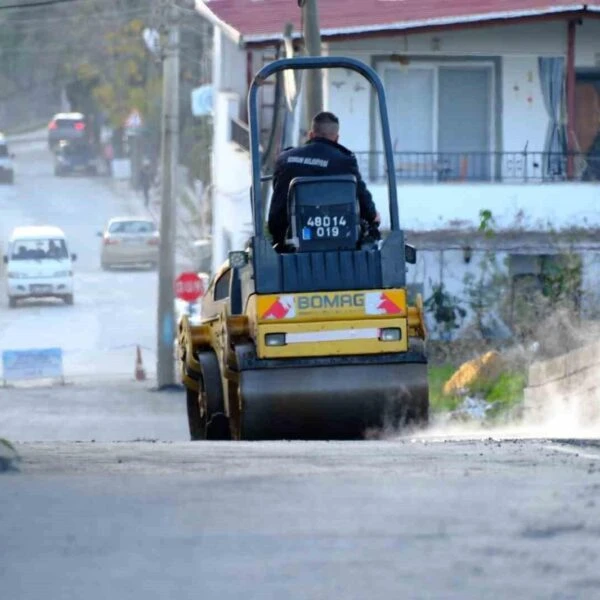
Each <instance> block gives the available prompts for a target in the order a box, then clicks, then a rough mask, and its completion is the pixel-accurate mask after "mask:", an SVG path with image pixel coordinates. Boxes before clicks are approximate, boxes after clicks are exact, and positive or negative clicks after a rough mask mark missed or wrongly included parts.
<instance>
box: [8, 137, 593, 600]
mask: <svg viewBox="0 0 600 600" xmlns="http://www.w3.org/2000/svg"><path fill="white" fill-rule="evenodd" d="M31 148H33V149H31ZM31 148H30V150H29V153H26V152H21V151H19V158H18V170H17V184H16V186H15V188H14V190H10V189H8V190H7V189H1V190H0V211H1V212H0V214H1V215H2V219H0V235H1V236H2V237H4V236H5V234H6V231H7V230H9V229H10V228H11V227H12V226H14V225H16V224H21V223H27V222H30V223H31V222H36V221H39V220H41V219H44V220H48V221H52V222H54V223H56V224H58V225H60V226H61V227H63V228H64V229H65V230H66V231H67V233H68V235H69V236H70V237H71V239H72V240H73V251H76V252H77V253H78V254H79V256H80V261H79V263H78V264H77V278H78V279H77V297H76V304H75V306H74V307H63V306H60V305H57V306H53V305H52V304H41V303H36V304H34V305H31V306H27V307H23V308H19V309H18V310H16V311H10V312H9V311H8V309H7V308H6V306H5V305H2V306H0V344H1V346H2V348H7V347H23V346H22V345H23V344H32V343H33V342H40V343H41V342H44V343H46V342H47V343H52V345H56V342H57V340H58V341H59V342H60V344H61V345H63V347H64V348H66V349H67V350H68V352H67V356H68V357H69V361H70V362H68V363H67V364H68V365H69V368H70V369H72V370H73V372H75V371H77V369H79V371H77V372H79V373H81V374H82V376H83V375H86V374H87V375H86V377H88V376H89V366H88V365H89V363H87V362H86V359H85V357H90V356H93V357H94V358H95V360H96V361H97V362H96V363H93V364H95V365H97V368H98V370H100V371H101V372H102V373H104V377H105V379H104V381H102V382H100V381H96V382H95V383H87V384H86V383H83V382H84V381H85V378H86V377H82V379H81V380H78V381H75V383H74V384H71V385H66V386H54V387H41V388H18V387H17V388H0V437H6V438H8V439H10V440H12V441H13V442H14V443H15V446H16V450H17V452H18V453H19V455H20V457H21V461H20V462H19V463H18V465H17V466H18V470H16V471H13V472H4V473H0V595H1V596H2V598H14V599H15V600H39V599H40V598H47V599H48V600H81V599H83V598H85V599H86V600H106V599H107V598H110V599H119V600H121V599H123V600H138V599H139V600H154V599H156V600H159V599H160V600H163V599H166V598H169V599H181V600H187V599H190V600H191V599H194V600H196V599H210V600H212V599H215V600H217V599H219V600H220V599H224V600H229V599H231V600H234V599H238V598H240V599H247V598H248V599H269V600H270V599H280V598H282V599H283V598H285V599H292V600H295V599H298V600H312V599H314V600H329V599H338V598H339V599H343V600H355V599H356V600H363V599H365V600H370V599H374V598H375V599H380V598H381V599H388V598H394V599H396V598H402V599H404V598H407V599H457V600H459V599H460V600H464V599H473V600H481V599H488V598H490V599H504V598H506V599H520V598H523V599H538V598H539V599H544V600H546V599H557V600H558V599H560V600H562V599H577V600H579V599H584V600H587V599H594V598H600V443H598V442H597V441H594V440H587V441H586V440H576V439H565V438H561V439H551V437H549V436H550V435H555V433H554V432H553V433H552V434H550V433H547V434H546V435H544V429H543V428H542V429H538V430H537V431H536V432H535V439H527V436H528V435H533V434H531V433H529V432H527V431H524V430H521V429H519V428H514V429H513V430H512V431H510V432H506V431H505V432H502V431H481V430H479V431H477V433H476V434H475V433H473V432H471V433H465V432H462V433H461V432H460V431H456V430H455V431H452V433H450V431H449V430H448V429H447V428H444V427H441V428H440V427H438V428H436V429H433V428H432V429H430V430H428V431H421V432H412V433H404V434H402V435H399V434H392V435H390V436H388V437H387V438H386V439H383V440H376V441H375V440H372V441H364V442H351V443H338V442H335V443H328V442H322V443H313V442H311V443H303V442H294V443H290V442H269V443H190V442H188V441H187V431H186V418H185V404H184V398H183V393H181V392H179V393H177V392H156V391H153V390H152V389H151V387H152V381H151V380H150V381H146V382H118V381H116V379H118V378H117V377H114V376H115V375H116V374H119V373H121V372H122V373H123V374H130V373H131V368H132V359H131V362H130V361H126V360H124V359H123V357H119V355H117V354H116V350H114V347H116V346H120V345H124V346H125V345H127V344H135V343H141V344H144V345H146V344H147V345H153V343H154V320H153V316H152V315H153V314H154V309H155V306H154V297H155V286H156V275H155V274H154V273H149V272H139V273H126V274H118V273H117V274H114V273H108V274H105V273H102V272H101V271H100V269H99V260H98V247H97V240H96V238H95V237H94V234H95V232H96V230H97V229H98V228H99V227H101V225H102V224H103V222H104V220H105V219H106V218H108V217H109V216H111V215H112V214H115V213H119V214H120V213H122V212H123V211H124V210H135V206H132V207H128V206H124V205H123V200H122V199H119V198H118V197H116V196H114V195H113V194H111V192H110V190H108V188H107V187H106V186H105V184H103V183H102V182H100V181H93V180H88V179H83V178H81V179H69V180H55V179H54V178H53V176H52V172H51V163H50V162H49V159H48V156H47V154H46V152H45V149H44V148H43V147H42V148H38V149H35V146H32V147H31ZM77 357H80V358H79V359H78V358H77ZM81 357H84V358H81ZM120 363H124V364H120ZM86 369H88V370H87V371H86ZM119 369H120V370H119ZM559 420H560V419H559ZM570 435H574V434H573V433H572V432H571V433H570ZM517 438H523V439H517Z"/></svg>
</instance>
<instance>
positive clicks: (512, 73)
mask: <svg viewBox="0 0 600 600" xmlns="http://www.w3.org/2000/svg"><path fill="white" fill-rule="evenodd" d="M566 36H567V26H566V23H563V22H543V23H542V22H540V23H538V24H522V25H511V26H496V27H487V28H479V29H472V30H463V31H460V30H457V31H448V32H437V33H427V34H419V35H410V36H404V35H398V36H395V37H393V38H379V39H371V40H352V41H346V42H332V43H329V44H325V45H324V53H329V54H334V55H345V56H353V57H356V58H358V59H360V60H362V61H364V62H366V63H367V64H370V63H371V61H372V57H373V56H381V57H384V56H386V55H387V56H389V55H390V54H392V53H398V54H400V53H401V54H412V55H420V56H428V57H435V56H445V57H448V56H465V55H470V56H481V57H490V56H500V57H501V69H502V79H501V81H502V90H501V97H502V111H503V117H502V130H501V132H500V135H501V138H502V147H503V148H504V150H505V151H515V152H518V151H521V150H523V148H524V147H525V144H528V150H529V152H535V151H538V152H539V151H541V150H543V146H544V140H545V136H546V127H547V124H548V117H547V115H546V111H545V108H544V106H543V99H542V96H541V90H540V87H539V77H538V68H537V58H538V57H539V56H562V55H564V54H565V53H566ZM435 48H437V50H435ZM214 49H215V50H214V51H215V60H214V65H215V66H214V72H213V83H214V86H215V91H216V100H215V141H214V144H215V146H214V148H215V149H214V161H213V182H214V185H215V202H214V204H215V205H214V209H213V213H214V223H213V227H214V230H213V235H214V260H213V263H214V266H215V267H216V266H217V265H219V264H220V263H221V262H222V261H223V260H224V259H225V258H226V256H227V251H228V250H229V249H230V248H229V245H231V246H232V248H236V247H240V246H241V245H242V244H243V243H244V242H245V240H246V238H247V236H248V235H249V231H248V224H249V222H250V205H249V199H248V189H249V187H250V165H249V160H248V157H247V155H246V154H245V153H240V152H237V151H236V150H235V149H234V147H233V145H232V144H231V143H229V141H228V140H229V119H230V117H231V116H235V117H238V116H239V115H240V114H243V113H244V107H242V106H241V103H245V102H246V93H247V78H246V68H247V63H246V60H247V59H246V52H245V51H244V50H241V49H240V48H238V47H237V46H236V45H235V44H234V43H233V42H231V40H229V38H227V37H226V36H225V35H224V34H222V33H221V32H220V30H219V29H218V28H215V45H214ZM269 52H270V51H269ZM262 54H263V52H262V51H261V52H256V53H255V55H254V60H253V64H252V67H253V70H254V72H256V71H257V70H258V69H259V68H260V66H262V59H261V55H262ZM599 56H600V22H599V21H591V20H589V21H586V22H585V23H584V25H583V26H580V27H578V28H577V45H576V66H577V67H579V68H582V67H593V66H595V65H596V63H597V62H598V57H599ZM325 82H326V83H325V88H326V89H325V103H326V107H327V108H328V109H330V110H333V111H334V112H336V113H337V114H338V115H339V116H340V118H341V123H342V129H341V142H342V143H343V144H345V145H347V146H348V147H349V148H351V149H353V150H355V151H368V150H370V147H369V142H370V135H369V128H370V97H371V95H370V89H369V88H370V86H369V85H368V83H367V82H366V81H365V80H363V78H362V77H361V76H360V75H358V74H356V73H354V72H349V71H346V70H336V71H325ZM266 91H267V93H271V94H272V88H271V89H268V90H266ZM219 92H230V94H223V95H222V94H219ZM388 100H389V101H393V98H388ZM530 166H531V165H530ZM369 188H370V189H371V192H372V194H373V197H374V200H375V202H376V204H377V206H378V209H379V211H380V213H381V214H382V218H383V225H384V227H385V226H389V211H388V206H387V188H386V186H385V185H375V184H371V185H370V186H369ZM398 197H399V207H400V218H401V225H402V226H403V227H404V228H406V229H416V230H431V229H440V228H446V227H448V226H449V225H450V224H453V225H456V224H464V225H477V224H478V223H479V211H480V210H481V209H484V208H485V209H489V210H491V211H492V212H493V214H494V216H495V218H496V222H497V225H498V226H499V227H510V226H514V225H515V222H519V223H520V224H521V225H523V226H525V227H527V228H530V229H536V228H537V229H539V228H547V227H548V226H552V227H555V228H560V227H564V226H568V225H583V226H591V225H600V193H599V192H598V186H595V185H594V184H584V183H573V184H571V183H562V184H561V183H552V184H546V185H539V184H515V185H511V184H465V183H460V184H457V185H452V184H443V185H431V184H429V185H427V184H403V185H399V186H398Z"/></svg>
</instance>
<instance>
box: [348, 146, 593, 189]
mask: <svg viewBox="0 0 600 600" xmlns="http://www.w3.org/2000/svg"><path fill="white" fill-rule="evenodd" d="M355 155H356V158H357V160H358V165H359V168H360V170H361V173H362V175H363V177H365V178H367V179H368V180H369V181H371V182H375V183H378V182H381V183H384V182H385V181H386V172H387V167H386V164H385V158H384V155H383V152H355ZM570 157H571V159H572V167H573V168H572V177H569V176H568V174H569V168H568V166H569V158H570ZM394 167H395V169H396V179H397V180H398V182H400V183H402V182H414V183H427V182H430V183H443V182H473V183H475V182H506V183H528V182H531V183H543V182H554V181H569V180H575V181H600V153H599V154H589V153H588V154H583V153H551V152H526V151H525V152H523V151H522V152H395V153H394Z"/></svg>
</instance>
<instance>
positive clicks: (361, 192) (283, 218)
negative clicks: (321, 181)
mask: <svg viewBox="0 0 600 600" xmlns="http://www.w3.org/2000/svg"><path fill="white" fill-rule="evenodd" d="M339 131H340V122H339V120H338V118H337V117H336V116H335V115H334V114H333V113H330V112H320V113H319V114H317V115H316V116H315V117H314V118H313V120H312V127H311V130H310V131H309V133H308V138H309V139H308V141H307V142H306V144H304V145H303V146H300V147H298V148H291V149H286V150H284V151H283V152H282V153H281V154H280V155H279V158H278V159H277V163H276V164H275V170H274V172H273V196H272V198H271V207H270V210H269V222H268V225H269V232H270V233H271V236H272V237H273V244H276V245H277V247H278V248H282V247H283V246H284V245H285V239H286V233H287V230H288V226H289V217H288V214H287V213H288V207H287V198H288V189H289V186H290V182H291V181H292V179H294V177H315V176H319V175H354V176H355V177H356V181H357V187H356V191H357V197H358V201H359V205H360V218H361V219H362V220H364V221H366V222H367V224H368V226H369V227H370V228H373V227H376V226H377V225H378V224H379V223H380V216H379V213H378V212H377V210H376V208H375V204H374V203H373V198H372V197H371V194H370V192H369V190H368V189H367V186H366V184H365V182H364V181H363V179H362V177H361V176H360V172H359V169H358V163H357V162H356V157H355V156H354V154H353V153H352V152H351V151H350V150H348V148H345V147H344V146H342V145H341V144H339V143H338V139H339Z"/></svg>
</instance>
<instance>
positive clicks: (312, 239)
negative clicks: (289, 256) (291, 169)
mask: <svg viewBox="0 0 600 600" xmlns="http://www.w3.org/2000/svg"><path fill="white" fill-rule="evenodd" d="M356 186H357V182H356V177H355V176H354V175H327V176H323V177H295V178H294V179H292V181H291V182H290V187H289V190H288V219H289V227H288V239H287V240H286V246H287V247H288V248H289V250H291V251H292V252H323V251H331V250H333V251H335V250H356V249H357V248H358V245H359V241H360V234H361V225H360V205H359V203H358V198H357V196H356Z"/></svg>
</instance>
